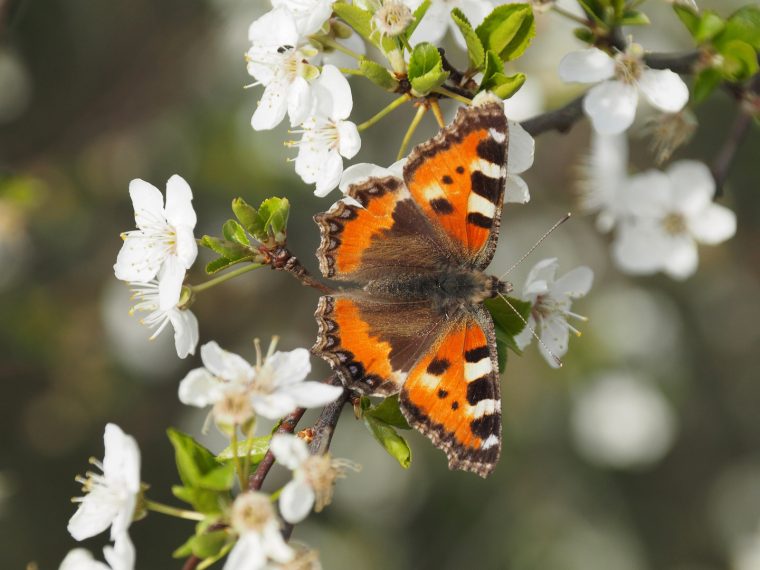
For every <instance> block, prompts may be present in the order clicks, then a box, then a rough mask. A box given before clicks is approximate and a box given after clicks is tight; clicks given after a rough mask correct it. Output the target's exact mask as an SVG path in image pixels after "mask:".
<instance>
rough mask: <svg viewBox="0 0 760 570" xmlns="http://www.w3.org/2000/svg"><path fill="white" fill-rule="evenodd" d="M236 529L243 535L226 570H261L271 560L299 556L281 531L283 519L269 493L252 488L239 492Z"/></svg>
mask: <svg viewBox="0 0 760 570" xmlns="http://www.w3.org/2000/svg"><path fill="white" fill-rule="evenodd" d="M232 528H233V529H234V530H235V531H236V532H237V533H238V537H239V538H238V541H237V543H236V544H235V546H234V547H233V548H232V551H231V552H230V554H229V556H228V557H227V562H226V563H225V564H224V570H259V569H260V568H265V567H266V566H267V562H268V561H269V560H273V561H275V562H279V563H287V562H290V561H291V560H293V558H294V556H295V553H294V552H293V549H292V548H291V547H290V546H288V545H287V544H286V543H285V541H284V540H283V538H282V534H280V521H279V520H278V519H277V516H276V515H275V512H274V508H273V507H272V501H271V500H270V499H269V496H268V495H265V494H263V493H256V492H250V491H249V492H247V493H241V494H240V495H238V496H237V498H236V499H235V502H234V503H233V504H232Z"/></svg>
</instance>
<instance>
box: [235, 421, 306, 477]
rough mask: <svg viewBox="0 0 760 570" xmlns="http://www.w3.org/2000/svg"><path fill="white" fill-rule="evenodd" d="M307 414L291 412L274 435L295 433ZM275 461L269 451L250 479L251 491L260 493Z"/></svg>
mask: <svg viewBox="0 0 760 570" xmlns="http://www.w3.org/2000/svg"><path fill="white" fill-rule="evenodd" d="M305 412H306V410H305V409H304V408H296V410H295V411H294V412H291V413H290V414H288V415H287V416H285V417H284V418H283V419H282V422H280V425H279V426H277V429H276V430H275V432H274V433H275V434H278V433H293V432H294V431H295V429H296V426H297V425H298V422H299V421H301V418H302V417H303V415H304V413H305ZM274 461H275V460H274V455H273V454H272V451H271V450H267V452H266V455H264V459H262V460H261V463H259V466H258V467H257V468H256V471H254V472H253V474H252V475H251V476H250V477H249V478H248V490H249V491H259V490H260V489H261V486H262V485H263V484H264V479H265V478H266V476H267V475H268V474H269V470H270V469H271V468H272V465H274Z"/></svg>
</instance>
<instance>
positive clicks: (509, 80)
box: [488, 73, 525, 99]
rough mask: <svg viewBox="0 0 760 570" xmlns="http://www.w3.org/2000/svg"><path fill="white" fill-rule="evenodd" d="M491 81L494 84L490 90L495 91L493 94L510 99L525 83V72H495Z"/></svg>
mask: <svg viewBox="0 0 760 570" xmlns="http://www.w3.org/2000/svg"><path fill="white" fill-rule="evenodd" d="M491 81H492V82H493V85H492V86H489V87H488V90H490V91H493V94H494V95H496V96H497V97H499V98H501V99H509V98H510V97H511V96H512V95H514V94H515V93H517V92H518V91H519V90H520V87H522V86H523V83H525V74H524V73H515V74H514V75H504V74H503V73H495V74H494V75H493V76H492V77H491Z"/></svg>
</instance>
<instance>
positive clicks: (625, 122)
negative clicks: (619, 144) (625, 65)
mask: <svg viewBox="0 0 760 570" xmlns="http://www.w3.org/2000/svg"><path fill="white" fill-rule="evenodd" d="M638 101H639V96H638V92H637V91H636V88H635V87H634V86H632V85H626V84H625V83H622V82H620V81H605V82H604V83H600V84H599V85H595V86H594V87H592V88H591V89H589V91H588V93H587V94H586V97H585V98H584V99H583V110H584V111H585V113H586V114H587V115H588V116H589V118H590V119H591V122H592V124H593V125H594V129H595V130H596V131H597V132H598V133H602V134H610V135H611V134H616V133H622V132H623V131H624V130H626V129H627V128H628V127H630V126H631V124H632V123H633V119H634V117H635V116H636V106H637V104H638Z"/></svg>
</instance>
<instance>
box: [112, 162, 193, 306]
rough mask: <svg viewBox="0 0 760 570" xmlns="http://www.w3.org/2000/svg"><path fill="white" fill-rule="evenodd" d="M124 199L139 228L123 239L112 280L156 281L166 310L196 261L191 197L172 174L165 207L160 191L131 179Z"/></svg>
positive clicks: (143, 182)
mask: <svg viewBox="0 0 760 570" xmlns="http://www.w3.org/2000/svg"><path fill="white" fill-rule="evenodd" d="M129 195H130V197H131V198H132V204H133V206H134V209H135V223H136V224H137V228H138V229H137V230H132V231H129V232H125V233H123V234H122V238H123V239H124V245H122V247H121V251H119V255H118V257H117V258H116V264H115V265H114V266H113V268H114V273H115V274H116V278H117V279H121V280H122V281H132V282H138V283H147V282H149V281H150V280H152V279H153V278H154V277H156V276H158V295H159V307H160V308H161V309H169V308H171V307H174V306H175V305H176V304H177V303H178V302H179V297H180V292H181V290H182V281H183V280H184V279H185V272H186V271H187V270H188V269H189V268H190V267H191V266H192V264H193V262H194V261H195V258H196V257H197V256H198V246H197V244H196V243H195V236H194V235H193V229H194V228H195V223H196V216H195V211H194V210H193V205H192V200H193V193H192V191H191V190H190V186H189V185H188V184H187V182H185V180H184V179H183V178H182V177H181V176H178V175H177V174H175V175H174V176H172V177H171V178H169V181H168V182H167V183H166V205H164V197H163V196H162V195H161V191H160V190H159V189H158V188H156V187H155V186H153V185H152V184H149V183H147V182H145V181H144V180H140V179H135V180H132V182H130V183H129Z"/></svg>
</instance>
